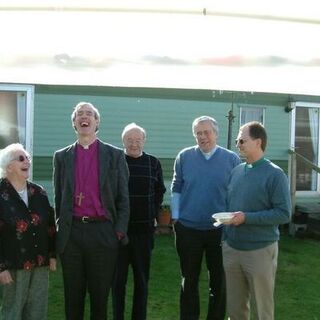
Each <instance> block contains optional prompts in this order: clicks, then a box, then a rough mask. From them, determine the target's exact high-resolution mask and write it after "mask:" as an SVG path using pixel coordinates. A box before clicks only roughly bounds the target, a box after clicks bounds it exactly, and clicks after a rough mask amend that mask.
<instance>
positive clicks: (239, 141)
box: [236, 139, 247, 145]
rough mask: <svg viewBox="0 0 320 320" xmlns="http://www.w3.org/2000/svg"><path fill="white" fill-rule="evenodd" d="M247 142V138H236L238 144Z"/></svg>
mask: <svg viewBox="0 0 320 320" xmlns="http://www.w3.org/2000/svg"><path fill="white" fill-rule="evenodd" d="M245 142H247V140H244V139H236V145H237V144H244V143H245Z"/></svg>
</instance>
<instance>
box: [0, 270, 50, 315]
mask: <svg viewBox="0 0 320 320" xmlns="http://www.w3.org/2000/svg"><path fill="white" fill-rule="evenodd" d="M10 274H11V277H12V279H13V283H11V284H9V285H2V306H1V312H0V315H1V318H0V319H1V320H45V319H47V311H48V284H49V269H48V267H40V268H35V269H33V270H31V271H30V270H10Z"/></svg>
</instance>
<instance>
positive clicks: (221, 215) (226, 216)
mask: <svg viewBox="0 0 320 320" xmlns="http://www.w3.org/2000/svg"><path fill="white" fill-rule="evenodd" d="M233 216H234V213H232V212H218V213H214V214H213V215H212V218H214V219H216V220H217V222H218V223H219V224H221V223H225V222H228V221H230V220H231V219H232V218H233Z"/></svg>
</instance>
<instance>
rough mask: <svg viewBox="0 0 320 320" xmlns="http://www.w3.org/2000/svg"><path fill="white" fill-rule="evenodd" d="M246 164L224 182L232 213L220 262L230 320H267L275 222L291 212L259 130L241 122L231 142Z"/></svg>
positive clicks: (271, 311) (283, 178)
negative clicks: (227, 181) (236, 135)
mask: <svg viewBox="0 0 320 320" xmlns="http://www.w3.org/2000/svg"><path fill="white" fill-rule="evenodd" d="M236 143H237V148H238V149H239V152H240V155H241V156H243V157H244V158H245V160H246V162H244V163H242V164H240V165H239V166H237V167H236V168H234V169H233V171H232V173H231V178H230V183H229V186H228V196H227V201H228V211H230V212H233V213H234V216H233V218H232V219H231V220H230V222H228V225H226V226H225V227H224V243H223V264H224V269H225V272H226V283H227V309H228V316H229V317H230V318H229V319H230V320H248V319H249V318H250V302H251V304H252V309H253V312H254V319H259V320H273V319H274V301H273V292H274V285H275V274H276V269H277V258H278V240H279V229H278V226H279V224H284V223H288V222H289V220H290V215H291V204H290V193H289V186H288V180H287V177H286V175H285V174H284V172H283V171H282V170H281V169H280V168H279V167H278V166H276V165H275V164H274V163H272V162H271V161H269V160H267V159H266V158H265V157H264V152H265V148H266V144H267V134H266V131H265V128H264V127H263V126H262V125H261V124H260V123H259V122H249V123H246V124H245V125H243V126H242V127H241V128H240V130H239V134H238V137H237V140H236Z"/></svg>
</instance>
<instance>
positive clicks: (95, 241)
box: [60, 221, 118, 320]
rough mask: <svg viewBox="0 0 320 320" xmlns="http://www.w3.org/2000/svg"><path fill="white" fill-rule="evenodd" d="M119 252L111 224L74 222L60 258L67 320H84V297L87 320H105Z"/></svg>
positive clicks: (105, 222)
mask: <svg viewBox="0 0 320 320" xmlns="http://www.w3.org/2000/svg"><path fill="white" fill-rule="evenodd" d="M117 252H118V239H117V237H116V234H115V232H114V230H113V226H112V223H111V222H110V221H104V222H90V223H82V222H79V221H74V222H73V224H72V230H71V235H70V239H69V241H68V243H67V246H66V249H65V251H64V252H63V253H62V254H61V256H60V258H61V264H62V272H63V281H64V296H65V315H66V319H67V320H83V319H84V306H85V296H86V292H87V291H88V293H89V297H90V319H91V320H105V319H107V301H108V295H109V291H110V287H111V285H112V279H113V274H114V269H115V263H116V257H117Z"/></svg>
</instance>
